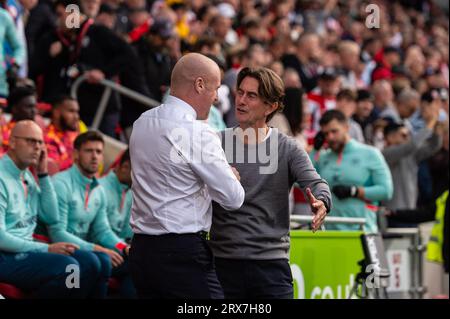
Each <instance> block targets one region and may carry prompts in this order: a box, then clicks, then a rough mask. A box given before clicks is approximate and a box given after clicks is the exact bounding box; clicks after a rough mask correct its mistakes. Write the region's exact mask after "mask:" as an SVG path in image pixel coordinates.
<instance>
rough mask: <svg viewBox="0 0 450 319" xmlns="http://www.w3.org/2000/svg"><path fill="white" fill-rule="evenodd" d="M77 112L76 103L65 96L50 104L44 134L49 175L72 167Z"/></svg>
mask: <svg viewBox="0 0 450 319" xmlns="http://www.w3.org/2000/svg"><path fill="white" fill-rule="evenodd" d="M79 110H80V107H79V105H78V102H77V101H76V100H75V99H73V98H71V97H69V96H65V95H63V96H60V97H58V98H57V99H56V100H55V101H54V102H53V104H52V121H51V123H50V125H49V126H48V127H47V128H46V129H45V132H44V133H45V134H44V141H45V144H46V146H47V153H48V159H49V163H48V166H49V174H50V175H53V174H55V173H57V172H60V171H63V170H65V169H67V168H69V167H70V166H72V163H73V159H72V153H73V142H74V141H75V138H76V137H77V136H78V134H79V120H80V115H79Z"/></svg>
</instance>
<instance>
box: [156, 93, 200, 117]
mask: <svg viewBox="0 0 450 319" xmlns="http://www.w3.org/2000/svg"><path fill="white" fill-rule="evenodd" d="M164 104H169V105H171V106H175V107H177V108H178V109H179V110H180V112H184V114H185V115H187V116H189V117H190V119H192V120H193V121H194V120H196V119H197V112H196V111H195V110H194V108H193V107H192V106H191V105H189V104H188V103H186V102H185V101H183V100H182V99H179V98H177V97H175V96H173V95H169V96H168V97H167V98H166V101H165V103H164Z"/></svg>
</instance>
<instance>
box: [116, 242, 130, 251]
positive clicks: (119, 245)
mask: <svg viewBox="0 0 450 319" xmlns="http://www.w3.org/2000/svg"><path fill="white" fill-rule="evenodd" d="M127 246H128V245H127V244H125V243H122V242H119V243H117V244H116V246H115V247H116V249H117V250H119V251H123V250H124V249H125V248H126V247H127Z"/></svg>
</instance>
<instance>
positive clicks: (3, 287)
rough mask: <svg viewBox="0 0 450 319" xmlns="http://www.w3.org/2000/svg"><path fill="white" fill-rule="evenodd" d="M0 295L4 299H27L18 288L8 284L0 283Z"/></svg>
mask: <svg viewBox="0 0 450 319" xmlns="http://www.w3.org/2000/svg"><path fill="white" fill-rule="evenodd" d="M0 295H2V296H3V297H5V298H6V299H25V298H27V295H26V293H24V292H23V291H22V290H20V289H19V288H16V287H14V286H13V285H10V284H5V283H1V282H0Z"/></svg>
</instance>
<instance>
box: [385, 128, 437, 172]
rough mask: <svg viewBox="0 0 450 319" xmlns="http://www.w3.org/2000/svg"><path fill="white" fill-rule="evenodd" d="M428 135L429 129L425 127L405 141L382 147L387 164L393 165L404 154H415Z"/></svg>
mask: <svg viewBox="0 0 450 319" xmlns="http://www.w3.org/2000/svg"><path fill="white" fill-rule="evenodd" d="M430 135H431V131H430V130H429V129H427V128H424V129H422V130H420V131H419V132H418V133H417V134H416V135H415V136H414V138H411V139H410V140H409V141H408V142H407V143H404V144H400V145H392V146H388V147H386V148H384V149H383V155H384V158H385V159H386V161H387V162H388V163H389V164H391V165H394V164H395V163H397V162H398V161H400V160H401V159H403V158H405V157H406V156H410V155H413V154H415V153H416V152H417V151H418V150H419V149H420V148H422V147H423V146H424V144H425V143H426V141H427V139H428V138H429V137H430Z"/></svg>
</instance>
